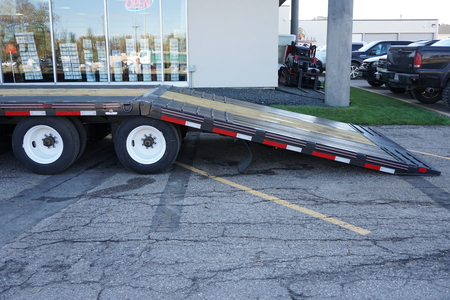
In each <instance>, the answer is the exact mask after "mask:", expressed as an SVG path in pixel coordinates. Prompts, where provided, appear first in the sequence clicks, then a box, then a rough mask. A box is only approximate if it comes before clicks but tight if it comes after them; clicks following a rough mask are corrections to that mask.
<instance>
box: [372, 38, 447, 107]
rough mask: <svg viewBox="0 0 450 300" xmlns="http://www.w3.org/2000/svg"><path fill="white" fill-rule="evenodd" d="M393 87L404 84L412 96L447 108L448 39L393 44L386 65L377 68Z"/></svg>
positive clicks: (399, 86) (402, 86)
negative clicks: (424, 43) (424, 42)
mask: <svg viewBox="0 0 450 300" xmlns="http://www.w3.org/2000/svg"><path fill="white" fill-rule="evenodd" d="M378 72H379V73H380V75H381V77H382V79H383V80H384V81H386V82H388V83H389V85H390V86H391V87H393V88H399V89H401V88H404V89H406V91H408V92H409V93H410V94H411V95H412V96H413V97H414V99H416V100H418V101H420V102H422V103H426V104H432V103H436V102H437V101H439V100H441V99H442V100H443V101H444V103H445V105H446V106H447V107H448V108H450V82H449V81H450V39H446V40H441V41H438V42H436V43H434V44H432V45H429V46H392V47H391V48H390V49H389V51H388V54H387V65H386V69H384V70H379V71H378Z"/></svg>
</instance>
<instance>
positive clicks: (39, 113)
mask: <svg viewBox="0 0 450 300" xmlns="http://www.w3.org/2000/svg"><path fill="white" fill-rule="evenodd" d="M55 114H56V115H57V116H95V115H97V112H96V111H95V110H87V111H79V110H77V111H74V110H67V111H66V110H62V111H61V110H57V111H55ZM5 115H6V116H47V112H46V111H44V110H31V111H28V110H9V111H5Z"/></svg>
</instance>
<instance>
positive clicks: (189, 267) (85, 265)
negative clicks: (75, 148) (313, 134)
mask: <svg viewBox="0 0 450 300" xmlns="http://www.w3.org/2000/svg"><path fill="white" fill-rule="evenodd" d="M375 129H376V130H378V131H380V132H382V133H383V134H385V135H386V136H388V137H389V138H391V139H392V140H394V141H395V142H397V143H398V144H400V145H402V146H403V147H405V148H406V149H408V150H411V151H416V152H415V154H416V155H417V156H419V157H421V158H422V159H424V160H425V161H426V162H428V163H430V164H431V165H433V166H434V167H435V168H436V169H438V170H440V171H441V172H442V175H441V176H435V177H426V176H407V177H403V176H395V175H389V174H384V173H380V172H376V171H372V170H368V169H364V168H359V167H356V166H350V165H346V164H341V163H338V162H333V161H329V160H324V159H320V158H316V157H312V156H308V155H302V154H299V153H295V152H290V151H285V150H282V149H276V148H271V147H267V146H262V145H258V144H250V148H251V149H252V151H253V162H252V164H251V165H250V167H249V168H248V169H247V170H246V171H244V172H243V173H239V172H238V170H237V165H238V163H239V161H240V160H242V159H243V158H244V157H245V155H246V154H247V152H246V151H247V150H246V147H245V145H244V144H243V143H241V142H237V143H235V142H234V140H233V139H232V138H229V137H223V136H218V135H213V134H207V133H199V132H192V133H189V134H188V136H187V137H186V139H185V141H184V144H183V146H182V151H181V153H180V155H179V157H178V159H177V161H178V162H179V163H178V164H174V165H173V166H172V167H171V168H170V169H169V170H168V171H167V172H165V173H163V174H157V175H138V174H135V173H132V172H129V171H127V170H126V169H125V168H124V167H123V166H122V165H121V164H120V163H119V162H118V160H117V158H116V156H115V154H114V150H113V146H112V141H111V140H110V139H105V140H102V141H101V142H98V143H96V144H92V145H89V146H88V149H87V150H86V152H85V154H84V155H83V156H82V157H81V159H80V160H79V161H78V162H77V163H76V164H75V165H74V166H72V167H71V168H69V169H68V170H67V171H65V172H64V173H62V174H59V175H53V176H44V175H37V174H32V173H29V172H28V171H27V170H25V169H24V168H23V167H22V166H21V165H20V164H19V163H18V162H17V161H16V160H15V158H14V156H13V153H12V151H11V149H10V147H9V146H8V145H5V144H1V145H0V188H1V194H0V207H1V210H0V226H1V231H0V299H1V300H3V299H8V300H9V299H46V300H48V299H330V298H332V299H449V298H450V239H449V234H450V225H449V219H450V195H449V192H450V188H449V184H448V182H449V179H450V164H449V159H450V151H449V149H450V141H449V138H448V137H449V133H448V132H449V131H448V130H449V127H447V126H429V127H420V126H380V127H376V128H375ZM184 165H187V166H192V167H193V168H195V170H200V171H201V172H204V173H199V172H200V171H198V172H197V171H193V169H188V168H185V167H184ZM205 174H207V175H208V176H205ZM221 179H223V180H221ZM227 182H232V183H235V184H236V185H240V186H242V187H246V188H248V190H247V189H239V188H236V186H233V185H230V184H227ZM253 191H255V192H253ZM252 192H253V193H252ZM260 195H269V196H270V197H266V198H264V197H261V196H260ZM272 198H274V199H281V200H282V201H284V202H282V203H289V204H292V205H291V206H289V205H288V206H286V205H280V203H281V202H280V201H278V202H276V201H272ZM268 199H269V200H268ZM295 207H301V208H306V209H309V210H311V211H314V212H317V213H320V214H323V215H326V216H327V217H330V218H335V219H337V220H340V221H343V222H346V223H348V224H352V225H354V226H358V227H359V228H362V229H365V230H366V231H367V232H368V233H366V234H361V233H358V232H355V231H352V230H349V229H348V228H345V227H342V226H338V225H336V224H334V223H331V222H328V221H327V219H320V218H318V217H316V216H314V215H310V214H306V213H303V212H302V211H299V210H296V209H293V208H295Z"/></svg>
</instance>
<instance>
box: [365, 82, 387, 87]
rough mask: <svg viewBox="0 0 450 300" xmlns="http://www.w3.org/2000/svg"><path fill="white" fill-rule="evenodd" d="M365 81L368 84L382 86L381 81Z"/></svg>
mask: <svg viewBox="0 0 450 300" xmlns="http://www.w3.org/2000/svg"><path fill="white" fill-rule="evenodd" d="M367 83H368V84H370V85H371V86H373V87H380V86H382V85H383V84H384V83H383V82H379V81H372V80H367Z"/></svg>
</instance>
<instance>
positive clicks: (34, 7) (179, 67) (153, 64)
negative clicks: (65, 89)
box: [0, 0, 278, 87]
mask: <svg viewBox="0 0 450 300" xmlns="http://www.w3.org/2000/svg"><path fill="white" fill-rule="evenodd" d="M277 22H278V1H276V0H270V1H264V3H260V1H258V0H246V1H245V3H242V1H237V0H230V1H219V0H209V1H208V0H190V1H187V0H164V1H162V0H96V1H92V0H77V1H71V0H0V48H1V49H2V52H1V75H2V76H1V77H0V84H2V85H15V84H16V85H17V84H22V85H33V84H39V85H46V84H47V85H49V84H64V85H68V84H74V85H89V84H91V85H92V84H96V85H99V84H100V85H103V84H105V85H106V84H115V85H120V84H127V85H130V84H131V85H134V84H136V85H138V84H161V83H168V84H172V85H177V86H191V87H274V86H276V85H277V73H276V68H277V37H278V26H277V25H278V24H277ZM256 50H258V51H256ZM250 73H251V74H253V75H252V76H249V74H250Z"/></svg>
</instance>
